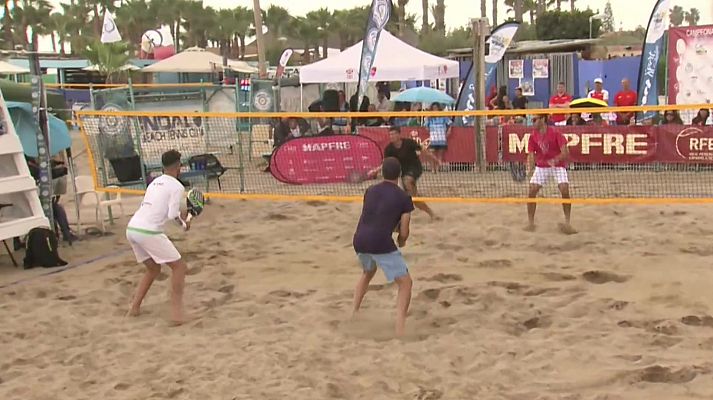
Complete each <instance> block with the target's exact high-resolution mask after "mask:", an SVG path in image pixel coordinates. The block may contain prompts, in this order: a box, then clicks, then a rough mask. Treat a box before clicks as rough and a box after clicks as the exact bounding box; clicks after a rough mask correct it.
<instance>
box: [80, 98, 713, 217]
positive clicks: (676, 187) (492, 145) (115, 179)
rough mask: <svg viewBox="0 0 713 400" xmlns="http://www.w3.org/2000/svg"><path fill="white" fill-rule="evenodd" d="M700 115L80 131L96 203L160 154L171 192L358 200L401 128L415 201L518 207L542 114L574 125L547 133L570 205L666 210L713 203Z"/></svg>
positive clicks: (250, 123) (196, 122)
mask: <svg viewBox="0 0 713 400" xmlns="http://www.w3.org/2000/svg"><path fill="white" fill-rule="evenodd" d="M700 108H702V107H701V106H690V107H689V108H683V107H680V106H671V107H669V108H666V107H658V108H656V109H655V110H654V111H655V114H653V116H654V117H653V118H651V119H646V120H643V119H642V118H639V121H644V122H639V123H636V121H635V122H633V123H631V124H629V125H624V124H617V121H616V119H617V116H618V115H617V114H622V115H621V116H624V117H625V116H626V115H625V114H627V113H630V112H634V111H642V110H641V109H636V108H620V109H582V110H579V109H576V110H575V109H569V110H560V111H553V110H509V111H487V112H479V111H474V112H469V113H464V112H460V113H456V112H438V113H433V112H417V113H390V114H379V113H293V114H282V113H232V114H218V113H199V112H194V113H186V112H181V113H166V112H161V113H153V112H151V113H143V112H131V111H129V112H124V111H81V112H79V113H78V119H79V124H80V127H81V130H82V135H83V137H84V139H85V143H86V145H87V148H88V150H89V151H88V154H89V155H90V164H91V168H92V173H93V176H94V179H95V185H96V187H97V189H98V190H108V191H112V190H113V191H124V192H128V193H132V192H136V193H138V192H140V191H141V190H143V189H145V187H146V185H147V183H150V181H151V179H152V178H153V177H155V176H157V175H159V174H161V172H162V169H161V163H160V160H161V154H162V153H163V152H165V151H167V150H170V149H176V150H178V151H180V152H181V153H182V155H183V160H182V161H183V167H182V168H183V169H182V173H181V176H180V179H181V180H182V181H183V182H184V183H185V184H186V185H187V186H191V187H196V188H199V189H201V190H203V191H205V192H206V193H208V194H209V195H212V196H214V197H226V198H263V199H296V200H299V199H303V200H311V199H325V200H330V199H332V200H360V199H361V198H362V196H363V193H364V190H365V189H366V188H368V187H369V186H370V185H372V184H374V183H376V182H377V180H374V179H368V178H367V177H366V172H367V171H369V170H372V169H374V168H376V167H378V166H379V165H380V164H381V161H382V160H383V156H384V151H385V149H386V147H387V146H388V145H389V143H390V140H392V139H391V133H390V131H392V128H393V127H396V129H397V132H398V134H399V135H400V137H401V138H402V139H409V140H412V141H414V142H415V143H416V144H418V145H419V146H420V147H421V149H422V150H421V153H420V158H421V161H422V166H423V173H422V175H421V176H420V179H419V180H418V190H419V197H422V198H427V199H429V200H432V201H448V202H454V201H455V202H457V201H469V202H470V201H473V202H478V201H483V202H522V201H525V200H526V198H527V192H528V182H529V181H530V177H529V176H526V172H525V169H526V168H525V163H526V158H527V148H528V141H529V137H530V136H531V135H532V134H533V131H534V129H535V128H534V125H533V124H534V122H533V121H534V120H535V119H536V116H538V115H547V116H548V119H549V121H550V122H551V123H554V122H553V120H554V121H559V120H560V119H562V118H566V119H567V120H566V122H565V123H569V124H568V125H562V124H563V123H562V122H558V123H557V124H555V125H552V126H551V129H553V130H554V131H556V132H558V133H562V134H563V135H564V136H565V138H566V139H567V143H568V148H569V151H570V158H569V160H568V162H567V173H568V179H569V182H570V190H571V194H572V198H573V199H575V201H578V202H593V203H596V202H600V203H607V202H617V201H622V202H647V201H652V202H664V203H665V202H672V203H673V202H685V201H703V202H705V201H707V200H709V199H713V195H712V194H713V185H712V183H713V127H711V126H705V125H698V124H696V123H695V121H694V118H695V116H696V115H697V114H698V112H699V109H700ZM595 111H596V112H595ZM558 113H562V114H563V115H561V116H560V115H559V114H558ZM638 115H639V116H640V117H641V116H642V115H643V114H638ZM475 117H478V118H477V119H476V118H475ZM619 119H620V121H619V122H621V118H619ZM481 122H482V123H481ZM664 122H666V123H664ZM707 122H708V123H710V122H711V121H710V119H709V120H708V121H707ZM444 125H449V126H450V128H449V130H448V133H447V135H446V137H447V139H446V144H447V148H446V149H443V150H440V149H439V147H438V144H439V138H440V139H442V138H443V136H444V135H443V126H444ZM475 125H478V127H477V128H476V126H475ZM439 150H440V151H439ZM434 158H436V159H438V158H440V162H435V161H434ZM558 195H559V193H558V191H557V185H556V182H554V181H552V182H550V183H549V184H547V185H545V186H544V188H543V190H542V192H541V198H545V199H552V201H557V200H555V199H557V198H558ZM545 201H547V200H545Z"/></svg>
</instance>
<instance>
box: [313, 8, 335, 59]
mask: <svg viewBox="0 0 713 400" xmlns="http://www.w3.org/2000/svg"><path fill="white" fill-rule="evenodd" d="M333 19H334V17H333V16H332V13H331V12H330V11H329V10H327V9H326V8H320V9H319V10H317V11H310V12H308V13H307V21H309V23H311V24H313V25H314V26H315V27H316V28H317V32H318V34H317V36H318V37H319V39H321V40H322V58H327V48H328V47H329V33H330V27H331V24H332V20H333ZM317 47H319V46H317ZM315 50H318V49H317V48H316V47H315Z"/></svg>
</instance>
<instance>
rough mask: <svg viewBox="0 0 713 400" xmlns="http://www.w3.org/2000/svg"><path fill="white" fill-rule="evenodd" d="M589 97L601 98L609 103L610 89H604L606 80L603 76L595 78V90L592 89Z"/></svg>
mask: <svg viewBox="0 0 713 400" xmlns="http://www.w3.org/2000/svg"><path fill="white" fill-rule="evenodd" d="M587 97H589V98H590V99H599V100H602V101H605V102H606V103H607V104H609V91H607V90H606V89H604V81H603V80H602V78H597V79H595V80H594V90H592V91H590V92H589V94H587Z"/></svg>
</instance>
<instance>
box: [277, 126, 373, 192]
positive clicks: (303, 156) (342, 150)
mask: <svg viewBox="0 0 713 400" xmlns="http://www.w3.org/2000/svg"><path fill="white" fill-rule="evenodd" d="M382 160H383V152H382V150H381V148H379V145H378V144H377V143H376V142H374V141H373V140H371V139H369V138H366V137H361V136H352V135H335V136H317V137H304V138H298V139H292V140H289V141H287V142H285V143H284V144H283V145H281V146H280V147H278V148H277V150H275V152H274V153H273V155H272V158H271V160H270V172H271V173H272V175H273V176H274V177H275V179H277V180H279V181H280V182H284V183H289V184H295V185H305V184H315V183H344V182H348V181H349V180H350V177H351V176H352V175H354V174H356V175H361V174H364V173H366V172H367V171H369V170H371V169H373V168H375V167H378V166H379V165H381V161H382Z"/></svg>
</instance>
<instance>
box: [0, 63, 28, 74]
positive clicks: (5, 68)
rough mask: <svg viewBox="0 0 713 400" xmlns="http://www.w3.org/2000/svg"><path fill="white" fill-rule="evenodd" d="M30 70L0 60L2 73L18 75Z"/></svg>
mask: <svg viewBox="0 0 713 400" xmlns="http://www.w3.org/2000/svg"><path fill="white" fill-rule="evenodd" d="M29 73H30V70H29V69H27V68H22V67H18V66H17V65H13V64H10V63H9V62H6V61H0V74H3V75H18V74H29Z"/></svg>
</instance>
